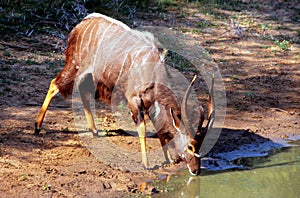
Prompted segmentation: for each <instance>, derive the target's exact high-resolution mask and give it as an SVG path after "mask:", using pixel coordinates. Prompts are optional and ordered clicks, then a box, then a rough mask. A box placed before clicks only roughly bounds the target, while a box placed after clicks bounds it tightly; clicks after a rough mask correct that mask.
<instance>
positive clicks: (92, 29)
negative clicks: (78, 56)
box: [81, 23, 98, 51]
mask: <svg viewBox="0 0 300 198" xmlns="http://www.w3.org/2000/svg"><path fill="white" fill-rule="evenodd" d="M97 25H98V23H95V24H94V26H93V27H92V28H91V29H90V30H89V33H90V35H89V40H88V41H87V42H86V43H85V45H84V47H83V49H82V50H88V51H91V50H92V49H89V47H90V42H91V39H93V38H94V39H96V38H95V35H94V34H93V31H94V29H95V28H96V26H97ZM81 44H82V41H81Z"/></svg>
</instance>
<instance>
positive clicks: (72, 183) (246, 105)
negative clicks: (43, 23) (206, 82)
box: [0, 1, 300, 197]
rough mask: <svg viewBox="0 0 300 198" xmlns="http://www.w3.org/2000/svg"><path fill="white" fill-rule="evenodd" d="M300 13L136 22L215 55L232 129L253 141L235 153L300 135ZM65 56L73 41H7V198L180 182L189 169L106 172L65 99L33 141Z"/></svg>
mask: <svg viewBox="0 0 300 198" xmlns="http://www.w3.org/2000/svg"><path fill="white" fill-rule="evenodd" d="M244 2H247V1H244ZM249 2H250V1H249ZM299 5H300V4H299V2H298V3H297V1H292V2H290V1H278V2H277V1H251V3H249V4H247V3H240V4H239V5H237V6H236V9H235V10H230V9H226V8H222V9H221V8H217V7H216V8H211V9H209V12H208V11H207V10H206V9H205V8H203V7H201V5H199V4H198V3H190V4H187V5H184V6H183V5H181V6H180V7H181V9H178V7H175V6H173V7H172V6H170V7H169V8H167V9H166V12H165V14H164V16H157V15H155V14H152V13H137V19H136V21H135V22H136V24H146V25H161V26H167V27H170V26H172V27H176V28H177V29H178V30H181V31H184V32H189V33H190V34H192V36H193V37H195V39H197V40H199V41H200V43H201V44H202V45H203V46H204V47H205V49H206V50H207V51H208V52H209V53H210V55H211V57H212V58H213V60H214V61H215V62H216V63H217V64H218V66H219V68H220V71H221V73H222V77H223V80H224V83H225V86H226V92H227V98H226V99H227V110H226V120H225V125H224V128H226V130H231V131H234V130H236V131H243V133H239V136H237V135H235V134H234V132H231V133H228V135H226V136H224V135H223V136H222V138H223V139H222V141H221V142H222V143H225V142H226V141H227V142H230V144H228V147H234V143H236V142H237V141H240V142H249V141H251V136H252V135H253V134H255V135H257V136H261V137H262V138H271V139H274V141H276V139H277V138H283V139H288V138H291V137H293V136H297V135H298V136H299V135H300V123H299V120H300V26H299V24H300V18H299V10H300V7H299ZM295 16H298V18H297V17H296V18H295ZM230 19H231V20H230ZM130 23H132V22H129V24H130ZM57 46H59V47H57ZM64 46H65V40H63V39H59V38H56V37H51V36H45V35H38V34H35V35H32V36H31V37H30V38H28V37H22V36H15V37H14V38H10V37H9V35H8V36H7V37H3V38H0V70H1V73H0V85H1V86H0V96H1V98H0V112H1V113H0V167H1V168H0V178H1V180H0V186H1V187H0V197H52V196H53V197H99V196H101V197H122V196H124V197H131V196H143V195H144V194H151V191H152V190H153V188H152V187H151V186H148V187H146V189H145V188H144V182H145V181H151V180H154V179H157V178H158V177H159V176H160V175H162V172H166V171H168V172H169V173H168V174H173V173H175V172H176V171H177V170H179V169H181V168H184V167H185V165H184V164H183V163H179V164H176V165H169V166H167V167H166V168H159V169H157V170H156V171H142V172H131V171H128V170H122V169H117V168H114V167H113V165H112V164H107V163H103V162H102V161H101V159H98V158H96V157H94V156H93V155H92V153H91V152H90V151H89V150H88V149H87V148H86V147H85V146H84V144H83V143H82V139H81V138H80V137H79V135H78V133H77V131H76V129H75V124H74V118H73V113H72V107H71V101H70V100H64V99H63V97H62V96H60V95H58V96H57V97H55V98H54V99H53V101H52V104H51V106H50V108H49V110H48V112H47V114H46V118H45V121H44V123H43V130H42V132H41V135H39V136H34V135H33V129H34V122H35V119H36V117H37V114H38V112H39V109H40V107H41V104H42V102H43V99H44V97H45V95H46V93H47V89H48V86H49V83H50V81H51V79H52V78H54V77H55V75H56V74H57V73H58V72H59V71H60V70H61V68H62V67H63V62H64V61H63V60H64V56H63V51H62V50H61V49H63V48H64ZM99 113H100V115H101V116H100V118H99V119H101V122H102V123H103V125H104V126H106V127H107V128H108V129H112V128H113V126H114V124H113V121H112V119H111V113H110V112H109V108H108V107H106V108H104V109H103V110H99ZM226 130H224V131H225V132H226ZM224 131H223V133H224ZM111 134H112V135H111V136H109V137H108V139H109V140H110V141H112V142H114V143H116V144H122V146H124V147H126V148H128V149H129V150H133V151H134V150H136V151H139V142H138V138H137V137H134V136H126V135H124V134H120V133H111ZM233 140H234V141H233ZM112 145H113V144H112ZM159 147H160V145H159V141H158V139H157V138H149V143H148V148H149V149H150V150H151V149H157V148H159ZM220 148H221V147H220ZM110 149H111V148H106V150H105V151H107V152H108V153H109V152H110ZM120 160H124V161H125V162H124V163H126V159H120ZM127 163H128V162H127ZM128 166H130V163H128ZM132 166H133V165H132ZM142 191H144V192H142Z"/></svg>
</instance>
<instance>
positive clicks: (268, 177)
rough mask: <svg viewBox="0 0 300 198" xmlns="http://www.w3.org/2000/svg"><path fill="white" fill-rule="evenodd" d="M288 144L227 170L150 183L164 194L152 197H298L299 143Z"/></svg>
mask: <svg viewBox="0 0 300 198" xmlns="http://www.w3.org/2000/svg"><path fill="white" fill-rule="evenodd" d="M292 143H293V144H294V145H295V146H293V147H288V148H276V149H272V150H270V151H269V152H268V156H260V157H245V158H243V157H242V158H238V159H234V160H233V161H232V163H231V164H232V165H236V167H234V168H232V169H229V170H228V169H227V170H222V171H216V170H203V171H202V174H201V176H198V177H191V176H190V174H189V173H188V172H187V171H182V172H180V173H179V174H178V175H175V176H172V177H171V179H170V181H169V182H166V181H161V182H157V183H154V185H155V186H156V188H158V189H160V190H163V191H165V192H166V193H159V194H157V195H155V196H154V197H186V198H198V197H300V179H299V177H300V141H299V140H297V141H294V142H292Z"/></svg>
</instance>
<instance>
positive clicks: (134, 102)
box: [129, 97, 149, 169]
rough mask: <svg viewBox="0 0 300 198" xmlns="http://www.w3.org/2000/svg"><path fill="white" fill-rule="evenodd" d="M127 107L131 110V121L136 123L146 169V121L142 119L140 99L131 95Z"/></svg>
mask: <svg viewBox="0 0 300 198" xmlns="http://www.w3.org/2000/svg"><path fill="white" fill-rule="evenodd" d="M129 101H130V102H129V108H130V110H131V116H132V119H133V121H134V122H135V123H136V125H137V131H138V135H139V139H140V144H141V152H142V163H143V165H144V166H145V168H146V169H148V167H149V163H148V158H147V152H146V123H145V119H144V113H143V108H142V102H141V99H140V98H138V97H132V98H131V100H129Z"/></svg>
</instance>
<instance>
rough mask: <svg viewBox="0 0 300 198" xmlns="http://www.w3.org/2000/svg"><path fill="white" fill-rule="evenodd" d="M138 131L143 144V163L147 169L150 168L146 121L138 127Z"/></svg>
mask: <svg viewBox="0 0 300 198" xmlns="http://www.w3.org/2000/svg"><path fill="white" fill-rule="evenodd" d="M137 131H138V134H139V139H140V144H141V152H142V162H143V164H144V166H145V168H148V167H149V163H148V158H147V152H146V124H145V120H143V121H142V122H141V123H140V124H139V125H138V126H137Z"/></svg>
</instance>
